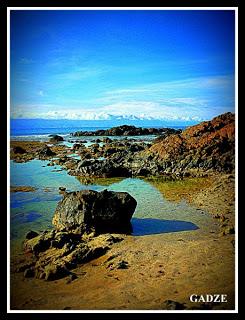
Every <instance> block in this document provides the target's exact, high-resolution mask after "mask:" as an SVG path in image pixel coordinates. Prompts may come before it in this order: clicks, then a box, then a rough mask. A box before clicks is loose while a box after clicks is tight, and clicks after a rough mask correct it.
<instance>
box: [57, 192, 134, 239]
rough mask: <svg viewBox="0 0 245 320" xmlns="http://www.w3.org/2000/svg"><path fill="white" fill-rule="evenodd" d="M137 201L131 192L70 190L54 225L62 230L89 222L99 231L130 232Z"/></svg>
mask: <svg viewBox="0 0 245 320" xmlns="http://www.w3.org/2000/svg"><path fill="white" fill-rule="evenodd" d="M136 205H137V202H136V200H135V199H134V198H133V197H132V196H131V195H130V194H128V193H127V192H114V191H107V190H104V191H101V192H97V191H93V190H82V191H76V192H69V193H67V194H66V195H65V196H64V198H63V199H62V200H61V201H60V202H59V203H58V205H57V208H56V210H55V214H54V217H53V224H54V225H55V226H56V228H58V229H62V228H72V227H77V226H80V225H84V224H85V225H86V226H87V227H91V228H93V229H95V231H96V233H104V232H114V233H117V232H124V233H127V232H130V231H131V224H130V220H131V218H132V215H133V213H134V210H135V208H136Z"/></svg>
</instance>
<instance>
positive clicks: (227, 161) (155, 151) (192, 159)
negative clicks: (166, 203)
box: [146, 113, 235, 173]
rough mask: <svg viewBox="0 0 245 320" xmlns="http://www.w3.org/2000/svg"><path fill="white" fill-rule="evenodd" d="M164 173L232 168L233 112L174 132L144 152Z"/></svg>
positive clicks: (233, 163)
mask: <svg viewBox="0 0 245 320" xmlns="http://www.w3.org/2000/svg"><path fill="white" fill-rule="evenodd" d="M146 153H147V154H148V155H149V156H151V157H152V161H155V162H156V163H158V164H159V165H160V166H161V167H162V172H163V173H173V172H182V173H183V172H192V171H195V170H197V171H207V170H213V171H219V172H233V171H234V168H235V115H234V114H232V113H226V114H223V115H221V116H218V117H216V118H214V119H213V120H211V121H205V122H202V123H200V124H198V125H196V126H192V127H189V128H187V129H186V130H184V131H183V132H182V133H181V134H173V135H170V136H168V137H166V138H165V139H163V140H162V141H160V142H159V143H156V144H154V145H153V146H152V147H151V148H149V150H147V152H146Z"/></svg>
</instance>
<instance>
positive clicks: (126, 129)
mask: <svg viewBox="0 0 245 320" xmlns="http://www.w3.org/2000/svg"><path fill="white" fill-rule="evenodd" d="M180 131H181V130H175V129H171V128H160V129H156V128H137V127H135V126H128V125H122V126H119V127H114V128H110V129H107V130H97V131H76V132H74V133H72V135H73V136H74V137H79V136H141V135H150V134H154V135H158V134H170V133H176V132H180Z"/></svg>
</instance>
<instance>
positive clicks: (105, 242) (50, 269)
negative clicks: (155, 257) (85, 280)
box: [15, 228, 123, 281]
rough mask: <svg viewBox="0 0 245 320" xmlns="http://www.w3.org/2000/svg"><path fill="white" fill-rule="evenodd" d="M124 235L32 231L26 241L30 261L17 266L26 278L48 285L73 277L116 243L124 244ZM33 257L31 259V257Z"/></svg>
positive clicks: (82, 231)
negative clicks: (82, 266)
mask: <svg viewBox="0 0 245 320" xmlns="http://www.w3.org/2000/svg"><path fill="white" fill-rule="evenodd" d="M122 240H123V237H122V236H120V235H111V234H103V235H98V236H95V235H94V234H93V233H91V234H87V233H86V232H84V229H82V228H77V229H73V230H69V229H66V230H63V231H59V230H51V231H45V232H43V233H41V234H37V233H36V232H34V231H31V232H29V233H28V234H27V239H26V240H25V241H24V251H25V257H26V260H25V261H24V262H22V264H21V265H18V266H16V270H15V271H16V272H24V277H27V278H33V277H35V278H38V279H44V280H47V281H52V280H56V279H60V278H63V277H66V276H71V275H73V278H76V277H77V276H75V274H74V273H72V272H71V270H72V269H74V268H76V267H77V266H78V265H79V264H82V263H86V262H89V261H91V260H93V259H96V258H98V257H100V256H101V255H103V254H105V253H106V252H107V251H108V250H109V249H110V247H111V246H112V245H113V243H115V242H119V241H122ZM30 254H31V255H30Z"/></svg>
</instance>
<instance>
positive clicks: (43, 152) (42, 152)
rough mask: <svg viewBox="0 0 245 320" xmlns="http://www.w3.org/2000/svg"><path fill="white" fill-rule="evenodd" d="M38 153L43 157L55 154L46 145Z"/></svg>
mask: <svg viewBox="0 0 245 320" xmlns="http://www.w3.org/2000/svg"><path fill="white" fill-rule="evenodd" d="M38 154H39V156H41V157H52V156H54V155H55V153H54V152H53V151H52V150H51V149H50V148H49V147H48V146H46V145H45V146H44V147H42V148H41V149H40V150H39V151H38Z"/></svg>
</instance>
